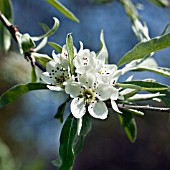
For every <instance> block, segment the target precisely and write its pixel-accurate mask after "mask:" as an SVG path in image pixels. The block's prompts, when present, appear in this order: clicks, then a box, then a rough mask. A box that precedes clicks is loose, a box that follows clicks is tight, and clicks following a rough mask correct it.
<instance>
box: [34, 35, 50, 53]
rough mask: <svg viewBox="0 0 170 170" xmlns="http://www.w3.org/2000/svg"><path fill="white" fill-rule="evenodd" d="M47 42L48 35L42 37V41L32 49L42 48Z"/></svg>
mask: <svg viewBox="0 0 170 170" xmlns="http://www.w3.org/2000/svg"><path fill="white" fill-rule="evenodd" d="M47 42H48V37H44V38H43V39H42V41H41V42H40V43H39V44H38V45H37V47H36V48H34V51H35V52H37V51H39V50H41V49H42V48H44V47H45V45H46V44H47Z"/></svg>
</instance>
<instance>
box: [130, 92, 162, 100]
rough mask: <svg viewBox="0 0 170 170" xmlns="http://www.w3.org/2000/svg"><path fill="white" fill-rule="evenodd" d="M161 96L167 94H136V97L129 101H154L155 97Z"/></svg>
mask: <svg viewBox="0 0 170 170" xmlns="http://www.w3.org/2000/svg"><path fill="white" fill-rule="evenodd" d="M161 96H165V94H160V93H159V92H158V93H155V94H135V95H134V96H132V97H130V98H128V99H127V100H128V101H136V100H150V99H153V98H155V97H161Z"/></svg>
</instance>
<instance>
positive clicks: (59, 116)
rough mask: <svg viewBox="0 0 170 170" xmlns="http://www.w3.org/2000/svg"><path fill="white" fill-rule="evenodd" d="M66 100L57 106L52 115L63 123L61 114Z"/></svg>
mask: <svg viewBox="0 0 170 170" xmlns="http://www.w3.org/2000/svg"><path fill="white" fill-rule="evenodd" d="M67 102H68V99H67V100H66V101H65V102H64V103H62V104H61V105H60V106H59V107H58V109H57V113H56V114H55V116H54V118H55V119H57V120H58V121H59V122H60V123H63V115H64V110H65V107H66V104H67Z"/></svg>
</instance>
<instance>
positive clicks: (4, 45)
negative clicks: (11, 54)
mask: <svg viewBox="0 0 170 170" xmlns="http://www.w3.org/2000/svg"><path fill="white" fill-rule="evenodd" d="M1 12H2V13H3V14H4V16H5V17H6V18H7V19H8V20H9V21H10V22H12V21H13V9H12V2H11V0H0V13H1ZM10 46H11V35H10V33H9V31H8V30H7V29H6V28H5V27H4V25H3V24H2V23H1V22H0V49H3V51H4V52H7V51H8V50H9V48H10Z"/></svg>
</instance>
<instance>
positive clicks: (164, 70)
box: [131, 66, 170, 78]
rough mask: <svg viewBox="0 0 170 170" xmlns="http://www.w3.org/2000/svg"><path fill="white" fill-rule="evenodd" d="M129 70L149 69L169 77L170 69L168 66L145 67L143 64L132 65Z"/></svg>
mask: <svg viewBox="0 0 170 170" xmlns="http://www.w3.org/2000/svg"><path fill="white" fill-rule="evenodd" d="M131 70H133V71H150V72H154V73H157V74H161V75H163V76H166V77H169V78H170V69H169V68H165V67H145V66H139V67H134V68H132V69H131Z"/></svg>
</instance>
